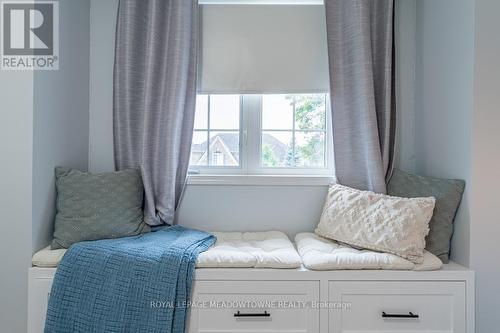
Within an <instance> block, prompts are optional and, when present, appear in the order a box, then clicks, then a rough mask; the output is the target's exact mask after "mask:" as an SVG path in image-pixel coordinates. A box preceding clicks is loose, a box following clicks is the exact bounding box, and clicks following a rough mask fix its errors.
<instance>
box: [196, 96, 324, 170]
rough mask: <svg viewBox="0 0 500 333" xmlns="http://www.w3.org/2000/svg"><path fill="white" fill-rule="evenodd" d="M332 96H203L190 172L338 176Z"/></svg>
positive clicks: (197, 114) (198, 110) (198, 107)
mask: <svg viewBox="0 0 500 333" xmlns="http://www.w3.org/2000/svg"><path fill="white" fill-rule="evenodd" d="M327 101H328V98H327V95H326V94H264V95H223V94H212V95H198V98H197V103H196V117H195V125H194V133H193V144H192V148H191V159H190V170H191V171H192V172H198V173H229V174H312V175H316V174H328V175H331V174H332V170H331V169H332V154H331V153H330V152H331V144H330V143H329V142H330V141H331V140H329V137H330V131H329V130H330V126H329V123H330V122H329V120H328V119H329V116H328V114H329V112H327V104H328V103H327Z"/></svg>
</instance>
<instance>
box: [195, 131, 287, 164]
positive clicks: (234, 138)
mask: <svg viewBox="0 0 500 333" xmlns="http://www.w3.org/2000/svg"><path fill="white" fill-rule="evenodd" d="M239 136H240V135H239V133H224V132H222V133H218V134H217V135H214V136H212V137H211V138H210V147H212V146H213V145H214V144H215V143H216V141H217V140H220V141H221V142H222V143H223V144H224V146H225V147H226V148H227V150H228V151H229V152H230V153H231V154H232V155H233V157H234V158H235V159H238V158H237V157H238V155H239V153H240V147H239V143H240V137H239ZM262 141H263V143H264V144H266V145H268V146H269V147H270V148H271V150H272V151H273V153H274V155H275V156H276V158H277V159H278V160H283V159H285V156H286V153H287V147H288V146H287V145H286V144H285V143H283V142H281V141H279V140H278V139H276V138H275V137H274V136H272V135H271V134H268V133H264V134H263V135H262ZM206 150H207V141H205V142H202V143H199V144H194V145H193V147H192V148H191V151H192V152H193V153H200V154H204V153H205V152H206Z"/></svg>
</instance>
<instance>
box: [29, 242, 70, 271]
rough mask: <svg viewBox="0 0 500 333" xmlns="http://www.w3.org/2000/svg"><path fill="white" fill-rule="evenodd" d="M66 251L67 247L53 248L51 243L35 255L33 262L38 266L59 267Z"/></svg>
mask: <svg viewBox="0 0 500 333" xmlns="http://www.w3.org/2000/svg"><path fill="white" fill-rule="evenodd" d="M64 253H66V249H57V250H51V249H50V245H49V246H47V247H46V248H44V249H42V250H40V251H38V252H37V253H35V254H34V255H33V258H31V264H32V265H33V266H36V267H46V268H50V267H57V265H58V264H59V261H61V259H62V257H63V256H64Z"/></svg>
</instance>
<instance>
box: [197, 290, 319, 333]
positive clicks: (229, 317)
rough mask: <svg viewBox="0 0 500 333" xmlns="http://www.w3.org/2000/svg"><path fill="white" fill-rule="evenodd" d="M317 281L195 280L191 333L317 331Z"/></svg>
mask: <svg viewBox="0 0 500 333" xmlns="http://www.w3.org/2000/svg"><path fill="white" fill-rule="evenodd" d="M318 300H319V282H317V281H195V283H194V288H193V297H192V301H193V307H192V308H191V313H190V319H189V325H188V332H190V333H202V332H203V333H208V332H210V333H216V332H218V333H223V332H224V333H230V332H231V333H233V332H234V333H236V332H246V333H249V332H252V333H264V332H267V333H271V332H283V333H285V332H294V333H301V332H303V333H317V332H319V311H318V310H317V309H315V308H314V307H312V306H310V305H311V303H314V302H318Z"/></svg>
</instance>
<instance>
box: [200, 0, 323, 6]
mask: <svg viewBox="0 0 500 333" xmlns="http://www.w3.org/2000/svg"><path fill="white" fill-rule="evenodd" d="M198 4H199V5H306V6H311V5H321V6H322V5H324V1H323V0H198Z"/></svg>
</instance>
